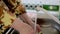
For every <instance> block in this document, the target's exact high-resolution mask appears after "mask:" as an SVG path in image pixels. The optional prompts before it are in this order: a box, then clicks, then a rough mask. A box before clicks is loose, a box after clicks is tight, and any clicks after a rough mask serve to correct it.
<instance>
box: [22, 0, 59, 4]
mask: <svg viewBox="0 0 60 34" xmlns="http://www.w3.org/2000/svg"><path fill="white" fill-rule="evenodd" d="M22 2H23V3H30V4H52V5H60V0H22Z"/></svg>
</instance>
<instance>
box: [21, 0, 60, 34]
mask: <svg viewBox="0 0 60 34" xmlns="http://www.w3.org/2000/svg"><path fill="white" fill-rule="evenodd" d="M22 3H23V5H24V6H25V8H26V11H27V14H28V16H29V17H30V18H31V19H32V20H33V21H34V20H35V17H37V23H38V24H39V25H40V26H41V32H42V33H43V34H60V24H59V23H57V22H56V21H54V20H53V19H52V18H51V17H49V16H48V15H47V14H46V13H44V12H43V11H42V10H40V11H37V10H36V7H37V6H39V7H42V8H43V9H46V10H47V12H48V13H49V14H51V15H53V16H55V17H56V18H58V19H59V20H60V13H59V11H60V0H22ZM36 15H37V16H36Z"/></svg>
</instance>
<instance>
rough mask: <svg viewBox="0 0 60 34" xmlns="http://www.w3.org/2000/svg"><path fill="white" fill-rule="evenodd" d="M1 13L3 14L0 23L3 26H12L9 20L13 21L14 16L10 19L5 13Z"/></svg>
mask: <svg viewBox="0 0 60 34" xmlns="http://www.w3.org/2000/svg"><path fill="white" fill-rule="evenodd" d="M3 12H4V18H2V19H1V21H2V22H3V24H4V26H8V25H11V24H12V23H11V19H15V18H16V16H14V17H12V16H10V15H9V14H8V13H7V12H6V11H3Z"/></svg>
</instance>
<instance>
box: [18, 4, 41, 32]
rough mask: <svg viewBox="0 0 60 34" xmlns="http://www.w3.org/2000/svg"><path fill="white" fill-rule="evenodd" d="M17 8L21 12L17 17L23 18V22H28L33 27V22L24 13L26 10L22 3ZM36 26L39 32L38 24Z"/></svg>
mask: <svg viewBox="0 0 60 34" xmlns="http://www.w3.org/2000/svg"><path fill="white" fill-rule="evenodd" d="M17 9H19V10H20V11H21V12H22V14H21V15H19V18H21V19H22V20H24V22H25V23H28V24H29V25H30V26H31V27H32V28H34V22H33V21H32V20H31V19H30V18H29V16H28V15H27V14H26V11H25V8H24V7H23V5H20V7H19V6H18V7H17ZM36 27H37V30H38V31H39V32H40V26H39V25H37V26H36Z"/></svg>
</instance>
